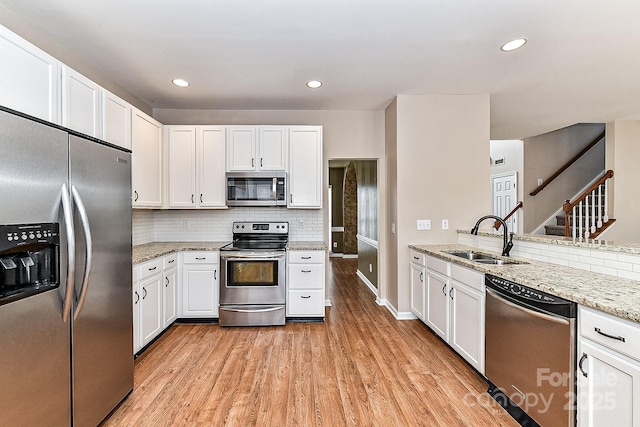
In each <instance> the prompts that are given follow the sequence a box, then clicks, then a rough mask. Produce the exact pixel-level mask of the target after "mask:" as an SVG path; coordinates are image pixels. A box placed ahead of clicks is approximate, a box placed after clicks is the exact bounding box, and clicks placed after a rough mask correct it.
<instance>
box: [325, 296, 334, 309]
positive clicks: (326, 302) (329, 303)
mask: <svg viewBox="0 0 640 427" xmlns="http://www.w3.org/2000/svg"><path fill="white" fill-rule="evenodd" d="M324 306H325V307H331V306H333V304H331V300H330V299H329V298H327V299H326V300H324Z"/></svg>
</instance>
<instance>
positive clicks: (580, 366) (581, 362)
mask: <svg viewBox="0 0 640 427" xmlns="http://www.w3.org/2000/svg"><path fill="white" fill-rule="evenodd" d="M587 357H588V356H587V353H582V357H581V358H580V362H578V369H580V372H582V375H583V376H584V377H585V378H587V373H586V372H585V371H584V369H582V364H583V363H584V361H585V360H587Z"/></svg>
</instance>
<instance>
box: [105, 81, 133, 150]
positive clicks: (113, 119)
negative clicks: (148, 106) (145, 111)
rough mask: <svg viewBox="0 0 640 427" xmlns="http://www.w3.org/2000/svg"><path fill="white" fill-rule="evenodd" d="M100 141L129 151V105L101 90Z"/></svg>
mask: <svg viewBox="0 0 640 427" xmlns="http://www.w3.org/2000/svg"><path fill="white" fill-rule="evenodd" d="M102 116H103V122H102V139H104V140H105V141H107V142H110V143H112V144H115V145H118V146H120V147H123V148H128V149H131V105H130V104H128V103H127V102H126V101H123V100H122V99H120V98H118V97H117V96H115V95H114V94H112V93H111V92H109V91H106V90H104V89H103V90H102Z"/></svg>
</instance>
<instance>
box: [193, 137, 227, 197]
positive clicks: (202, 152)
mask: <svg viewBox="0 0 640 427" xmlns="http://www.w3.org/2000/svg"><path fill="white" fill-rule="evenodd" d="M196 131H197V133H196V173H197V175H196V176H197V178H198V179H197V180H196V190H197V194H198V200H197V203H198V207H201V208H226V207H227V199H226V197H225V191H226V189H227V186H226V185H225V168H224V166H225V165H224V163H225V157H224V151H225V133H226V129H225V127H224V126H198V127H197V128H196Z"/></svg>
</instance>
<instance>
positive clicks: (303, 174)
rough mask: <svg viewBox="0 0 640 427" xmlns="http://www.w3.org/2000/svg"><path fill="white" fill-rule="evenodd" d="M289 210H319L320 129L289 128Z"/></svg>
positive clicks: (313, 127) (320, 198) (320, 179)
mask: <svg viewBox="0 0 640 427" xmlns="http://www.w3.org/2000/svg"><path fill="white" fill-rule="evenodd" d="M289 192H290V195H289V204H288V205H287V207H289V208H321V207H322V128H321V127H318V126H292V127H290V128H289Z"/></svg>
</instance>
